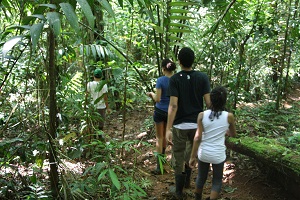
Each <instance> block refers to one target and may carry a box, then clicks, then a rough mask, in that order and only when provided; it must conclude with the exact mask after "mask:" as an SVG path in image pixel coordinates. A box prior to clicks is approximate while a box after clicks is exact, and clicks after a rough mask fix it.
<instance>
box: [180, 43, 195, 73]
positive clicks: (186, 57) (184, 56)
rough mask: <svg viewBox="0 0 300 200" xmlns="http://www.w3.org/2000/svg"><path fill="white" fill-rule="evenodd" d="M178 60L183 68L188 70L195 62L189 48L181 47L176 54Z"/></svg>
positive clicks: (193, 54) (192, 52)
mask: <svg viewBox="0 0 300 200" xmlns="http://www.w3.org/2000/svg"><path fill="white" fill-rule="evenodd" d="M178 60H179V61H180V64H182V66H183V67H186V68H190V67H192V64H193V63H194V60H195V53H194V51H193V50H192V49H191V48H189V47H183V48H182V49H181V50H180V51H179V53H178Z"/></svg>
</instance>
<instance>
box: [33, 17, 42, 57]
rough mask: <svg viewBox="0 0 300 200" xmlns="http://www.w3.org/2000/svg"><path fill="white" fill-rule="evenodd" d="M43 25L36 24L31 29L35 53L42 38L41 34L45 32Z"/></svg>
mask: <svg viewBox="0 0 300 200" xmlns="http://www.w3.org/2000/svg"><path fill="white" fill-rule="evenodd" d="M43 26H44V24H43V23H38V24H34V25H32V26H31V28H30V37H31V43H32V51H35V48H36V45H37V43H38V41H39V38H40V36H41V32H42V30H43Z"/></svg>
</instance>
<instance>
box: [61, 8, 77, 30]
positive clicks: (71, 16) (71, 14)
mask: <svg viewBox="0 0 300 200" xmlns="http://www.w3.org/2000/svg"><path fill="white" fill-rule="evenodd" d="M59 5H60V7H61V9H62V11H63V13H64V14H65V16H66V18H67V20H68V21H69V23H70V25H71V27H72V28H73V29H74V30H75V32H76V33H79V32H80V30H79V23H78V18H77V15H76V13H75V10H74V8H73V7H72V5H71V4H69V3H60V4H59Z"/></svg>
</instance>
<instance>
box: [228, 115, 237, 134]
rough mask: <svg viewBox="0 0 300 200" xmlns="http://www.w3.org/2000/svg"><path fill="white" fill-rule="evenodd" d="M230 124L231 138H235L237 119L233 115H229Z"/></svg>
mask: <svg viewBox="0 0 300 200" xmlns="http://www.w3.org/2000/svg"><path fill="white" fill-rule="evenodd" d="M228 123H229V136H231V137H235V136H236V129H235V119H234V116H233V114H232V113H228Z"/></svg>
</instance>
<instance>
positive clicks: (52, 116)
mask: <svg viewBox="0 0 300 200" xmlns="http://www.w3.org/2000/svg"><path fill="white" fill-rule="evenodd" d="M48 39H49V68H48V70H49V72H48V82H49V88H50V96H49V104H50V105H49V134H48V137H49V146H50V149H49V163H50V182H51V191H52V196H53V199H57V198H58V195H59V189H58V183H59V177H58V167H57V156H56V147H55V144H54V142H53V141H54V140H55V138H56V128H57V124H56V68H55V36H54V33H53V30H52V29H50V32H49V38H48Z"/></svg>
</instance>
